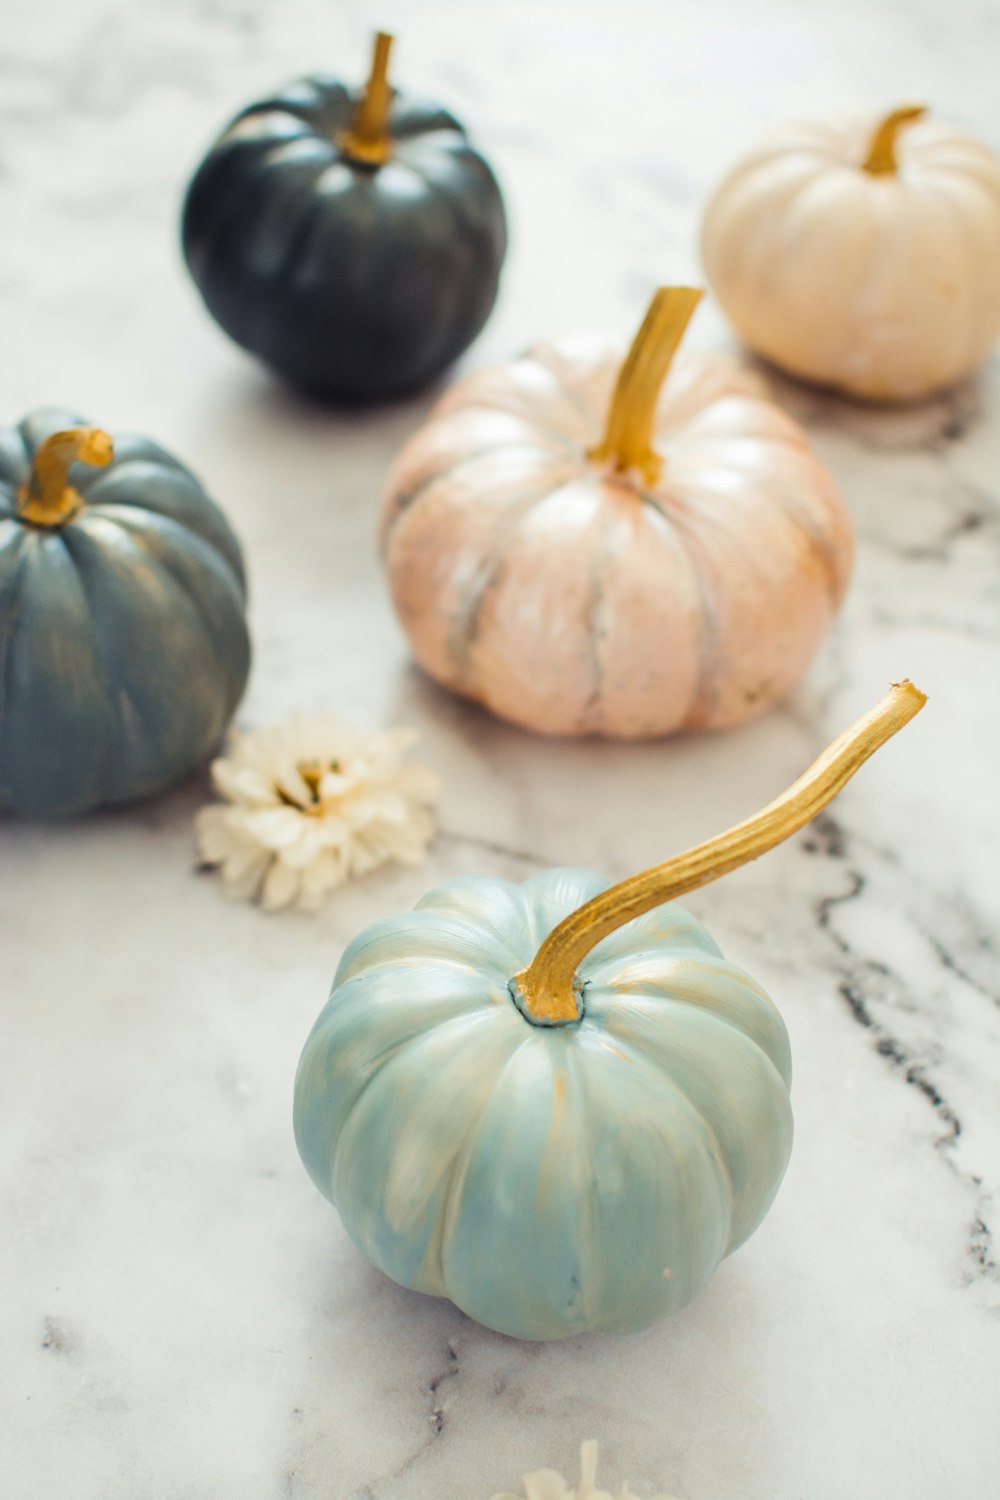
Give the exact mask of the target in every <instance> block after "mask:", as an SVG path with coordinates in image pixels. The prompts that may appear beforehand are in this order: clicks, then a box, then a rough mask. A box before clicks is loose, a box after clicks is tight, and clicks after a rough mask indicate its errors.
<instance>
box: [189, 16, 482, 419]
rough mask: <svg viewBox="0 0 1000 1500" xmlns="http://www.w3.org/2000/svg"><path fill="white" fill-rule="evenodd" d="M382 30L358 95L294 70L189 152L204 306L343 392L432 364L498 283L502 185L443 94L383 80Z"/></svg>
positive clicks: (277, 356)
mask: <svg viewBox="0 0 1000 1500" xmlns="http://www.w3.org/2000/svg"><path fill="white" fill-rule="evenodd" d="M390 42H391V38H390V37H388V36H387V35H385V34H384V33H380V34H379V36H378V37H377V38H376V45H375V56H374V62H373V65H372V71H371V76H370V78H369V80H368V84H367V86H366V88H365V89H364V90H363V91H362V92H361V93H360V94H359V93H358V92H356V91H354V90H351V89H349V88H348V87H347V86H346V85H345V84H343V83H341V82H339V81H338V80H337V79H336V78H329V77H326V76H315V77H310V78H304V79H302V80H300V81H299V82H296V83H293V84H290V85H289V86H288V87H287V88H285V89H281V90H279V91H278V92H277V93H275V94H272V95H271V96H269V97H268V98H266V99H263V100H261V101H259V102H257V103H255V104H251V105H249V106H248V107H247V108H246V109H244V110H242V111H241V113H240V114H238V115H237V116H236V118H235V119H234V120H233V121H232V123H231V124H230V125H228V126H227V127H226V129H225V130H224V131H223V133H222V135H221V136H220V137H219V139H218V140H217V141H216V142H215V144H214V145H213V146H212V148H211V150H210V151H209V153H208V155H207V156H206V157H205V159H204V161H203V162H202V164H201V166H200V167H199V168H198V170H197V172H196V174H195V176H194V179H193V181H192V183H191V186H190V188H189V190H188V193H187V198H186V201H185V204H184V211H183V231H182V232H183V244H184V254H185V257H186V259H187V264H188V267H189V268H190V271H191V274H192V276H193V277H194V280H195V282H196V283H197V285H198V288H199V290H200V292H201V295H202V297H203V298H204V301H205V304H206V306H207V307H208V310H209V312H210V313H211V314H212V316H213V317H214V318H215V319H216V320H217V321H218V322H219V323H220V324H221V325H222V327H223V328H224V329H225V330H226V332H227V333H228V334H230V336H231V337H232V338H234V339H235V340H236V342H237V343H238V344H242V345H243V347H244V348H245V349H248V350H249V351H250V352H251V353H252V354H256V355H258V356H259V357H260V358H261V359H262V360H264V361H265V362H266V363H267V364H269V365H271V366H273V367H274V369H276V370H278V371H280V373H281V374H282V375H284V376H286V377H287V378H288V379H290V380H291V381H293V382H295V383H296V384H298V385H300V386H303V387H306V388H307V389H309V390H312V391H315V392H317V393H319V394H321V395H325V396H330V397H334V398H339V399H342V400H371V399H374V398H383V397H388V396H396V395H399V394H401V393H403V392H406V391H409V390H412V389H414V388H415V387H418V386H421V385H423V384H425V383H426V382H428V381H430V380H433V379H434V377H435V376H436V375H438V374H440V372H441V371H442V370H443V369H445V367H446V366H447V365H449V364H450V363H451V362H452V360H454V359H456V358H457V357H458V355H459V354H461V353H462V351H463V349H465V348H466V346H467V345H468V344H470V343H471V342H472V340H473V339H474V338H475V336H476V334H477V333H478V332H479V330H480V329H481V328H482V326H483V324H484V323H485V322H486V319H487V317H488V316H489V314H490V310H491V309H492V307H493V303H494V300H495V298H496V294H497V284H498V280H499V275H500V267H501V264H502V262H503V257H504V250H505V248H506V241H507V233H506V223H505V218H504V209H503V200H502V199H501V196H500V190H499V188H498V186H497V183H496V180H495V178H494V176H493V173H492V172H491V170H490V168H489V167H488V166H487V164H486V162H485V161H484V160H483V158H482V157H481V156H480V155H479V154H478V153H477V152H476V151H474V150H473V148H472V146H471V145H470V144H469V141H468V139H467V137H466V133H465V130H464V129H463V128H462V126H461V125H460V124H459V122H458V121H457V120H456V119H455V117H454V116H453V115H451V114H449V113H448V111H447V110H445V109H442V108H441V106H440V105H438V104H434V103H429V102H427V101H424V100H419V99H411V98H409V97H407V96H406V95H404V94H399V93H396V92H395V91H394V90H391V89H390V88H389V85H388V82H387V69H388V59H389V47H390Z"/></svg>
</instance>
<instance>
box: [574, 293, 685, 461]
mask: <svg viewBox="0 0 1000 1500" xmlns="http://www.w3.org/2000/svg"><path fill="white" fill-rule="evenodd" d="M701 295H702V294H701V291H700V290H699V289H698V288H697V287H691V286H661V287H660V288H658V290H657V291H656V292H654V293H653V300H652V302H651V303H650V304H649V308H648V311H647V313H646V316H645V318H643V320H642V325H641V327H640V328H639V332H638V333H637V334H636V336H635V338H634V339H633V341H632V347H631V349H630V350H629V351H628V354H627V355H626V356H625V361H624V363H623V365H622V367H621V369H620V371H619V372H618V381H617V384H616V385H615V391H614V395H613V396H612V397H611V405H610V407H609V408H608V417H607V425H606V426H605V429H604V437H603V438H602V440H601V441H600V442H599V443H598V444H597V446H596V447H594V448H591V449H590V451H589V452H588V454H587V457H588V458H589V459H590V461H591V463H595V464H610V465H611V467H612V468H613V469H615V470H616V471H617V472H618V473H621V474H624V473H627V472H628V470H629V469H638V471H639V473H640V474H641V475H642V478H643V480H644V482H645V483H646V484H655V483H656V480H657V479H658V478H659V474H660V470H661V469H662V467H663V458H662V457H661V455H660V454H659V453H657V451H656V449H655V448H654V447H653V425H654V422H655V420H656V404H657V402H658V400H659V398H660V390H661V388H662V386H663V382H664V380H666V378H667V371H668V370H669V369H670V364H671V361H672V360H673V357H674V355H675V354H676V352H677V347H678V345H679V344H680V341H681V339H682V338H683V337H684V330H685V329H686V328H687V326H688V323H689V322H690V321H691V317H692V314H693V313H694V310H695V308H696V307H697V306H698V303H699V302H700V301H701Z"/></svg>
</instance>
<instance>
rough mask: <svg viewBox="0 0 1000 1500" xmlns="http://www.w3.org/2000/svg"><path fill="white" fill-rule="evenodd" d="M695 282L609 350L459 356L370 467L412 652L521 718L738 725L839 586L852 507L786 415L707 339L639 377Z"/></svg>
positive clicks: (529, 723)
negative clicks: (419, 424) (505, 359)
mask: <svg viewBox="0 0 1000 1500" xmlns="http://www.w3.org/2000/svg"><path fill="white" fill-rule="evenodd" d="M699 296H700V293H698V292H695V291H691V290H690V289H689V288H684V287H680V288H673V289H664V290H662V291H661V292H660V293H658V294H657V297H656V298H655V299H654V302H653V305H652V307H651V309H650V311H649V313H648V315H647V317H646V321H645V322H644V324H643V326H642V328H641V329H640V331H639V334H638V337H637V338H636V341H635V343H634V344H633V347H632V350H631V352H630V354H629V356H628V358H627V359H626V360H625V362H624V364H622V360H621V356H620V354H619V353H616V352H615V351H614V350H613V349H611V348H609V347H608V346H607V345H606V344H604V343H603V342H601V341H596V340H591V339H566V340H564V341H562V342H559V343H555V344H549V345H541V346H539V347H538V348H536V349H533V350H532V351H531V352H530V353H529V354H528V355H526V356H525V357H524V358H523V359H519V360H517V361H515V362H514V363H513V364H509V365H504V366H501V367H500V368H498V369H493V370H487V371H484V372H482V373H477V374H474V375H471V376H469V377H468V378H467V379H465V380H463V381H462V382H461V383H459V384H458V385H456V386H455V387H454V389H453V390H451V391H449V392H448V393H447V394H446V395H445V396H444V398H443V399H442V401H441V402H440V404H439V405H438V407H437V409H436V411H435V413H434V414H433V415H432V417H431V420H430V422H429V423H428V424H427V425H426V426H425V427H424V428H423V429H422V430H421V431H420V432H418V433H417V434H416V435H415V436H414V437H413V438H412V439H411V440H410V441H409V443H408V444H407V445H406V446H405V447H404V449H403V451H402V453H401V454H400V456H399V459H398V461H397V462H396V464H395V467H394V468H393V470H392V473H391V475H390V477H389V480H388V488H387V494H386V497H385V502H384V507H383V515H382V533H381V545H382V552H383V557H384V561H385V566H386V570H387V573H388V578H389V587H390V590H391V593H392V599H393V603H394V605H395V608H396V612H397V614H398V616H399V619H400V622H401V624H402V626H403V629H404V630H405V632H406V634H407V636H408V638H409V641H410V645H411V647H412V649H413V653H414V655H415V656H416V658H417V661H418V662H419V663H420V665H421V666H422V667H423V668H424V670H425V671H426V672H428V673H429V674H430V676H431V677H434V678H436V679H437V680H438V681H439V682H441V683H443V684H444V685H445V686H446V687H449V688H452V689H454V690H455V691H456V692H459V693H462V694H464V695H465V696H466V697H469V698H473V699H475V700H476V701H477V702H479V703H481V704H483V705H485V707H487V708H489V709H492V711H493V712H494V713H497V714H500V715H502V716H503V717H504V718H507V719H511V720H512V721H513V722H514V723H515V724H520V725H523V726H524V727H525V728H527V729H534V730H538V731H540V732H541V733H543V734H562V735H603V736H608V737H618V738H623V739H635V738H642V737H651V736H656V735H664V734H669V733H672V732H673V731H674V730H680V729H702V728H715V727H718V726H721V725H729V724H737V723H739V722H740V721H741V720H743V719H747V718H750V717H751V716H752V715H754V714H758V713H760V712H761V711H762V710H763V709H765V708H766V707H767V706H768V705H769V704H772V703H775V702H777V701H778V700H779V699H781V698H783V697H784V696H785V695H786V694H787V693H788V692H790V691H791V689H792V688H793V687H794V686H795V684H796V682H797V681H798V680H799V678H800V677H801V675H802V673H803V672H804V671H805V669H806V667H807V666H808V664H809V662H810V661H811V659H812V657H813V655H814V653H815V651H816V649H817V647H818V646H819V644H820V642H821V640H822V639H823V637H824V635H825V634H826V632H827V630H828V629H829V626H830V623H831V621H832V620H833V617H834V615H835V613H836V611H837V608H838V606H839V605H840V602H841V599H842V597H843V593H844V590H845V587H846V585H847V580H848V576H849V574H850V568H851V558H852V545H853V544H852V528H851V522H850V518H849V516H848V513H847V511H846V509H845V508H844V505H843V503H842V501H841V500H840V497H839V495H838V493H837V490H836V487H835V486H834V483H833V481H832V479H831V478H830V477H829V475H828V474H827V473H826V472H825V470H824V469H823V468H822V467H821V466H820V464H819V462H818V461H817V459H816V458H815V456H814V455H813V453H812V451H811V450H810V447H809V444H808V442H807V441H806V438H805V436H804V434H803V433H802V432H801V431H800V429H799V428H798V427H796V426H795V424H794V423H793V422H792V421H791V420H790V419H789V418H788V417H786V416H785V415H783V413H782V412H780V411H779V410H778V409H777V407H775V406H773V405H772V404H771V403H769V402H767V401H764V400H763V399H761V397H760V396H759V394H757V387H756V385H755V384H754V383H752V381H751V379H750V378H749V377H747V376H745V375H744V374H742V373H740V372H739V371H737V370H735V369H733V368H732V367H730V366H727V365H724V364H722V363H720V362H719V361H718V360H713V359H709V358H704V357H696V356H691V357H688V358H685V357H683V356H682V357H681V358H680V359H678V360H677V361H676V363H675V364H674V365H673V367H672V368H670V371H669V375H668V376H667V378H666V383H665V385H664V386H663V389H662V393H661V390H660V387H661V384H663V381H664V376H665V375H666V372H667V369H668V367H669V366H670V361H671V357H672V354H673V351H674V349H675V348H676V345H677V343H678V341H679V339H680V337H681V335H682V332H683V329H684V326H685V324H686V322H687V320H688V318H689V317H690V316H691V313H692V311H693V308H694V305H695V303H696V302H697V300H698V297H699ZM616 381H617V384H616ZM602 430H603V433H604V436H603V438H602Z"/></svg>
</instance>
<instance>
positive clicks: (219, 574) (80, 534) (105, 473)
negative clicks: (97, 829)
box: [0, 411, 250, 818]
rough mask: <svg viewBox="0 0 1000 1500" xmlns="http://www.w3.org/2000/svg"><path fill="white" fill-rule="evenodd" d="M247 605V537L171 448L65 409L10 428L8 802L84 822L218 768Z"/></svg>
mask: <svg viewBox="0 0 1000 1500" xmlns="http://www.w3.org/2000/svg"><path fill="white" fill-rule="evenodd" d="M245 602H246V596H245V585H244V579H243V562H242V557H241V554H240V548H239V544H238V542H237V541H236V538H235V537H234V536H233V533H232V532H231V531H230V529H229V527H228V525H227V524H226V521H225V519H224V517H223V515H222V513H221V512H220V511H219V509H218V507H217V506H216V505H214V504H213V502H212V501H211V500H210V499H209V498H208V496H207V495H206V494H205V491H204V490H203V489H202V487H201V485H200V484H199V483H198V481H197V479H195V477H194V475H193V474H191V473H190V472H189V471H188V470H187V469H186V468H184V466H183V464H180V463H178V461H177V459H175V458H173V457H172V456H171V455H170V454H169V453H166V452H165V451H164V450H163V449H162V448H160V447H158V446H157V444H156V443H153V442H151V441H150V440H149V439H148V438H145V437H135V436H129V435H119V436H116V437H115V438H114V439H112V438H111V437H110V436H109V434H108V433H106V432H103V431H102V430H101V429H100V428H96V427H89V426H87V425H86V424H85V423H84V422H83V420H82V418H80V417H78V416H74V415H72V414H71V413H69V412H64V411H39V412H35V413H34V414H33V415H32V416H29V417H26V418H25V420H24V421H23V422H21V423H20V425H19V426H17V427H14V428H10V429H2V430H0V808H3V809H8V810H13V811H16V812H20V813H24V814H26V815H28V816H30V817H52V818H58V817H70V816H72V815H73V814H75V813H81V812H84V811H86V810H87V809H88V808H91V807H96V806H99V805H101V804H104V803H112V802H131V801H133V800H135V799H136V798H139V797H146V796H149V795H151V794H152V793H154V792H158V791H161V790H162V789H163V788H164V787H167V786H169V785H170V784H171V783H172V782H175V781H177V780H179V779H180V778H181V777H182V776H184V775H186V774H187V772H189V771H190V770H192V769H193V768H194V767H195V766H197V765H199V764H200V763H201V762H202V761H204V760H206V759H207V758H208V756H209V754H210V753H211V751H212V750H213V748H214V747H215V745H216V744H217V742H218V740H219V738H220V737H221V735H222V732H223V730H224V729H225V727H226V725H227V724H228V723H229V720H230V717H231V716H232V713H233V711H234V709H235V708H236V705H237V703H238V702H239V700H240V697H241V696H242V693H243V688H244V685H245V683H246V679H247V671H248V669H249V662H250V644H249V638H248V636H247V627H246V621H245V619H244V609H245Z"/></svg>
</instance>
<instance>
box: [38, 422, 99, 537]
mask: <svg viewBox="0 0 1000 1500" xmlns="http://www.w3.org/2000/svg"><path fill="white" fill-rule="evenodd" d="M114 456H115V447H114V443H113V442H112V441H111V436H110V434H109V433H107V432H105V431H104V429H103V428H101V427H68V428H66V430H65V431H64V432H53V433H52V435H51V437H47V438H46V439H45V441H44V442H43V443H39V445H38V447H37V448H36V450H35V456H34V458H33V459H32V461H31V474H30V475H29V477H28V481H27V483H26V484H23V485H22V486H21V488H20V490H19V491H18V496H17V514H18V516H19V517H20V519H21V520H22V521H27V522H28V523H29V525H31V526H62V525H64V524H65V522H66V521H68V520H70V518H71V517H72V516H74V515H75V514H76V512H77V511H78V510H79V509H80V506H81V505H82V504H83V498H82V496H81V495H80V494H79V493H78V492H77V491H76V490H75V489H74V488H73V487H72V485H70V484H67V482H66V478H67V475H68V474H69V470H70V465H71V464H73V463H76V462H80V463H84V464H93V466H94V467H95V468H97V469H103V468H104V467H105V466H106V465H107V464H109V463H110V462H111V460H112V459H113V458H114Z"/></svg>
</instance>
